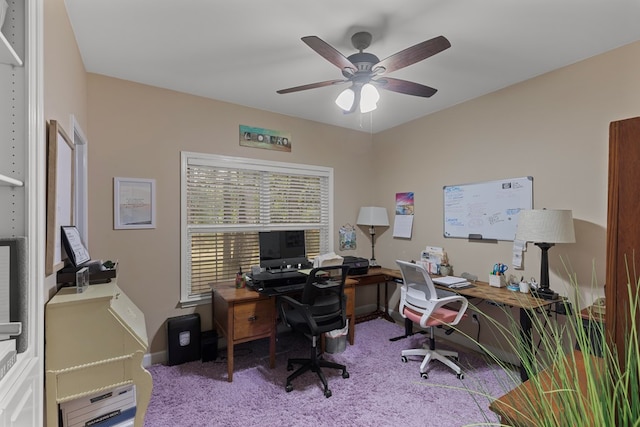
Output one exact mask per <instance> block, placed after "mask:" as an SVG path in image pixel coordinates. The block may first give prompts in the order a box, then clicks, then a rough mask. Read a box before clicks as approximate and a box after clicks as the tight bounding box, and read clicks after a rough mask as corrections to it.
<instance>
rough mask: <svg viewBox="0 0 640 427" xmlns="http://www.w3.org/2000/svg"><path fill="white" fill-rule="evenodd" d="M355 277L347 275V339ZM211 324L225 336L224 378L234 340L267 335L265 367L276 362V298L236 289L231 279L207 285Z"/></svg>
mask: <svg viewBox="0 0 640 427" xmlns="http://www.w3.org/2000/svg"><path fill="white" fill-rule="evenodd" d="M355 284H356V281H355V280H352V279H347V281H346V282H345V288H344V293H345V295H346V296H347V317H348V318H349V343H350V344H351V345H353V343H354V340H355V328H354V324H355V320H356V319H355V287H354V285H355ZM211 292H212V295H211V304H212V317H213V325H214V327H215V328H216V329H217V330H218V331H219V332H220V333H222V335H224V336H225V337H226V338H227V381H229V382H232V381H233V350H234V347H235V345H236V344H240V343H243V342H248V341H253V340H257V339H261V338H269V367H270V368H274V367H275V364H276V332H277V313H276V298H275V297H268V296H264V295H261V294H259V293H258V292H256V291H254V290H251V289H249V288H242V289H236V287H235V283H234V282H227V283H220V284H216V285H213V286H211Z"/></svg>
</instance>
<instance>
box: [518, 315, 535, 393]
mask: <svg viewBox="0 0 640 427" xmlns="http://www.w3.org/2000/svg"><path fill="white" fill-rule="evenodd" d="M520 343H521V344H522V356H521V357H520V379H521V380H522V382H525V381H526V380H528V379H529V374H528V373H527V369H526V366H532V364H533V363H534V361H533V353H532V352H533V349H532V348H531V346H532V338H531V316H530V313H529V311H528V310H526V309H524V308H520Z"/></svg>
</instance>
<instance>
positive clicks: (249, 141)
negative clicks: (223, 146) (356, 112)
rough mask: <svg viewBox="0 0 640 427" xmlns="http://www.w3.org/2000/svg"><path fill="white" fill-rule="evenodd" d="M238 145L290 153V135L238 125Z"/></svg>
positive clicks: (288, 133)
mask: <svg viewBox="0 0 640 427" xmlns="http://www.w3.org/2000/svg"><path fill="white" fill-rule="evenodd" d="M240 145H242V146H245V147H254V148H266V149H267V150H277V151H286V152H291V133H290V132H284V131H279V130H269V129H262V128H254V127H251V126H245V125H240Z"/></svg>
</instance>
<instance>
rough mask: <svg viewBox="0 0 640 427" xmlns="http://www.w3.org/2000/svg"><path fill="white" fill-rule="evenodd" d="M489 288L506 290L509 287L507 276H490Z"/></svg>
mask: <svg viewBox="0 0 640 427" xmlns="http://www.w3.org/2000/svg"><path fill="white" fill-rule="evenodd" d="M489 286H493V287H494V288H504V287H505V286H507V279H505V276H504V275H502V274H500V275H497V274H490V275H489Z"/></svg>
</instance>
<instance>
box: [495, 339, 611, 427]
mask: <svg viewBox="0 0 640 427" xmlns="http://www.w3.org/2000/svg"><path fill="white" fill-rule="evenodd" d="M564 363H565V364H566V365H565V366H561V365H551V366H549V367H548V368H546V369H545V370H543V371H542V372H540V373H539V374H538V375H537V376H536V378H535V381H533V380H531V381H526V382H524V383H522V384H520V385H519V386H518V387H516V388H514V389H513V390H511V391H510V392H509V393H507V394H505V395H504V396H502V397H500V398H499V399H497V400H494V401H493V402H491V404H490V405H489V409H491V410H492V411H493V412H495V413H496V414H498V415H499V416H500V419H501V423H502V425H510V426H518V427H536V426H538V425H540V424H541V422H540V418H541V417H544V419H545V420H552V419H554V420H557V421H558V422H559V423H561V424H559V425H566V424H562V420H563V417H562V413H563V412H564V411H565V409H566V410H568V411H574V412H575V411H576V409H575V408H576V407H574V406H573V405H574V402H575V401H576V396H579V397H580V398H584V397H585V396H587V395H588V394H587V393H588V390H587V384H588V380H587V374H586V372H585V369H586V368H585V367H586V366H587V364H588V365H589V372H592V373H593V374H592V375H595V378H594V380H593V381H595V383H597V382H598V381H597V378H599V376H600V375H602V373H603V369H604V362H603V359H601V358H599V357H595V356H593V355H590V354H588V355H585V354H583V353H582V352H580V351H578V350H576V351H574V352H573V354H569V355H567V358H566V359H565V361H564ZM560 372H561V373H562V374H560ZM576 384H577V386H578V387H577V389H579V391H578V392H577V393H576V391H574V389H576ZM585 406H586V407H588V405H587V404H585V405H584V406H583V405H579V406H577V407H578V408H580V407H585ZM541 414H545V415H541ZM588 416H589V415H588V414H585V423H584V424H583V425H593V422H589V420H588ZM552 417H553V418H552ZM565 421H566V420H565ZM591 421H593V420H591Z"/></svg>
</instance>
